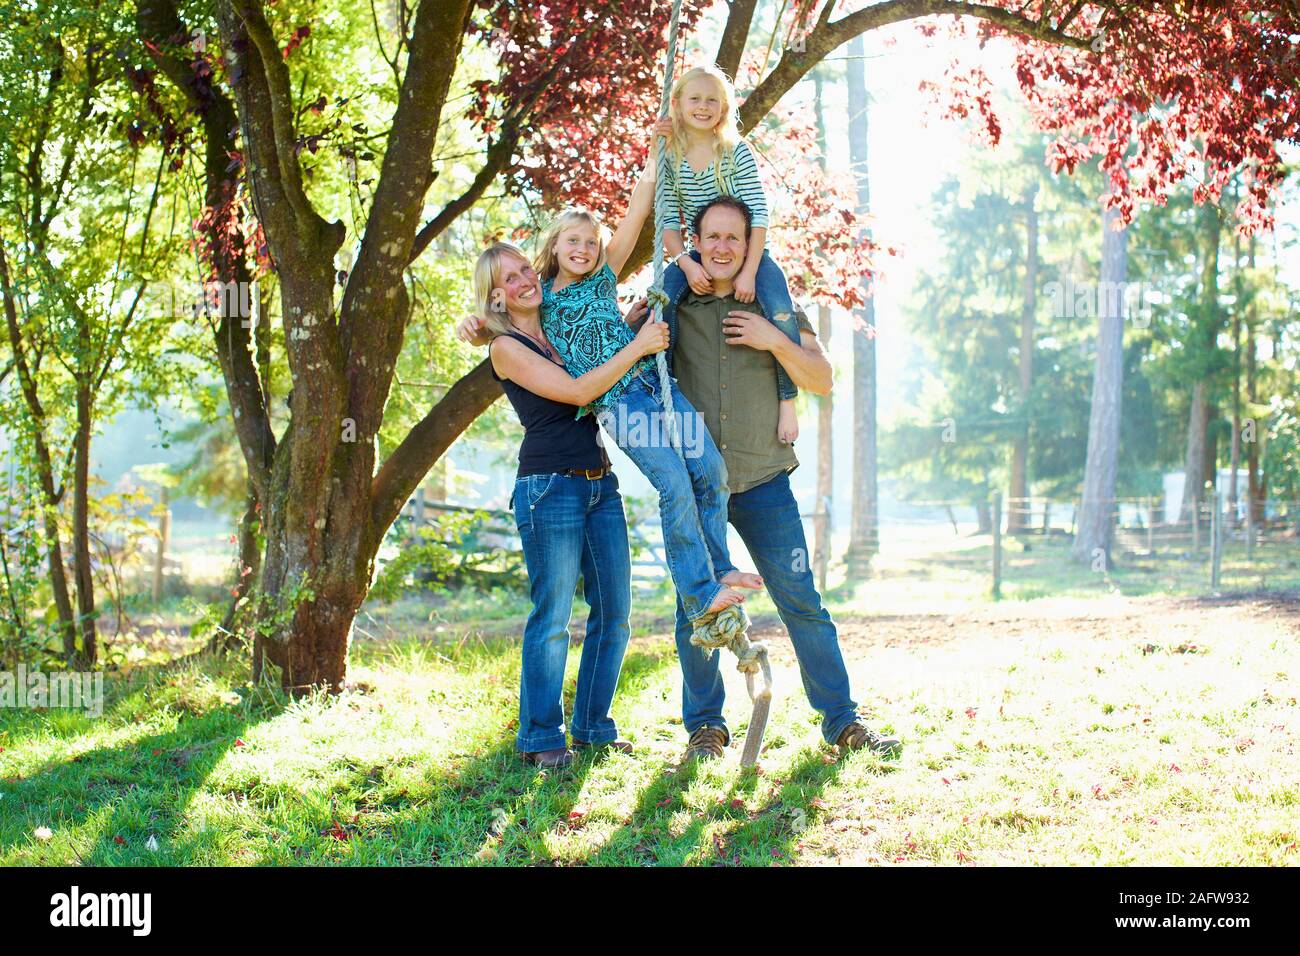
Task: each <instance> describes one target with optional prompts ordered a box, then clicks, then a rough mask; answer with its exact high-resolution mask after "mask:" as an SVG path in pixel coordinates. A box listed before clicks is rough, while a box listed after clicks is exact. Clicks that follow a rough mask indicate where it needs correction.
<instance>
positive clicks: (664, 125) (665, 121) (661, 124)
mask: <svg viewBox="0 0 1300 956" xmlns="http://www.w3.org/2000/svg"><path fill="white" fill-rule="evenodd" d="M654 135H655V136H663V137H664V138H665V139H666V138H667V137H669V136H672V135H673V120H672V117H671V116H661V117H659V121H658V122H657V123H655V128H654Z"/></svg>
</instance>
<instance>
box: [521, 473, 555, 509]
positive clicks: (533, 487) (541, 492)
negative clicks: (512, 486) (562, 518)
mask: <svg viewBox="0 0 1300 956" xmlns="http://www.w3.org/2000/svg"><path fill="white" fill-rule="evenodd" d="M558 477H560V476H559V473H558V472H551V473H550V474H549V475H529V476H528V486H527V495H528V506H529V507H530V508H531V507H536V506H537V503H538V502H539V501H541V500H542V499H543V498H545V497H546V493H547V492H548V491H550V490H551V487H552V486H553V485H554V484H555V479H556V478H558Z"/></svg>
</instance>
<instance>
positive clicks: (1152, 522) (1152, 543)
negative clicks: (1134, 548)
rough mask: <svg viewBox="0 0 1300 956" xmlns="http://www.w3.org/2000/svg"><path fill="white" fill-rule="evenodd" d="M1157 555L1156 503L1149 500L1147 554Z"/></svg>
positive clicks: (1153, 500)
mask: <svg viewBox="0 0 1300 956" xmlns="http://www.w3.org/2000/svg"><path fill="white" fill-rule="evenodd" d="M1155 553H1156V501H1155V499H1154V498H1151V497H1148V498H1147V554H1148V555H1153V554H1155Z"/></svg>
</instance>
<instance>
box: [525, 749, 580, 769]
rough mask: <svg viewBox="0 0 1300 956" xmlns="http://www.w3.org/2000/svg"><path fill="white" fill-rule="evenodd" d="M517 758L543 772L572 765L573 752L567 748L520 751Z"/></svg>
mask: <svg viewBox="0 0 1300 956" xmlns="http://www.w3.org/2000/svg"><path fill="white" fill-rule="evenodd" d="M519 756H520V757H521V758H523V759H524V760H527V761H528V762H529V763H530V764H532V765H533V766H534V767H541V768H542V769H543V770H559V769H560V768H561V767H567V766H568V765H569V764H571V763H573V751H571V750H569V749H568V748H567V747H557V748H555V749H554V750H535V751H532V752H529V751H520V753H519Z"/></svg>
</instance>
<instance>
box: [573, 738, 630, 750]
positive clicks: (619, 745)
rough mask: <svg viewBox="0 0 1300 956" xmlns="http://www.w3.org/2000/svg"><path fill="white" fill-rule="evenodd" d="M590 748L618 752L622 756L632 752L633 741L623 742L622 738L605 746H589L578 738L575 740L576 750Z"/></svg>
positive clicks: (608, 742) (574, 747)
mask: <svg viewBox="0 0 1300 956" xmlns="http://www.w3.org/2000/svg"><path fill="white" fill-rule="evenodd" d="M588 747H594V748H596V749H597V750H617V751H618V752H619V753H621V754H630V753H631V752H632V741H630V740H623V739H622V738H621V737H620V738H619V739H618V740H607V741H605V742H604V743H603V744H589V743H587V741H585V740H579V739H578V738H577V737H574V738H573V749H574V750H586V749H587V748H588Z"/></svg>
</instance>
